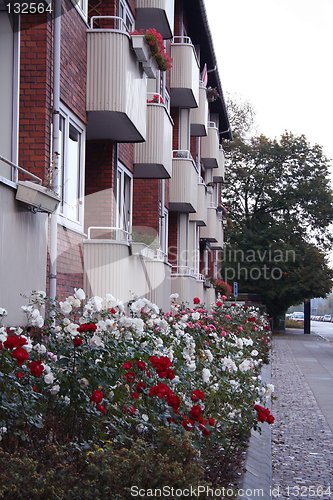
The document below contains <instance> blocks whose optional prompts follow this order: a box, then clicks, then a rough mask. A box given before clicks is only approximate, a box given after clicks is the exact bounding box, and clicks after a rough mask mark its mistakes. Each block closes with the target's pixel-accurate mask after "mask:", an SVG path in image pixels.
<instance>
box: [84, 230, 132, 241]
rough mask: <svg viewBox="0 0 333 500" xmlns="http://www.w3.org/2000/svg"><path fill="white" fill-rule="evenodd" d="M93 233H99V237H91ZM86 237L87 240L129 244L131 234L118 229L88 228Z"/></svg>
mask: <svg viewBox="0 0 333 500" xmlns="http://www.w3.org/2000/svg"><path fill="white" fill-rule="evenodd" d="M93 231H98V232H99V235H98V236H95V238H93V237H92V232H93ZM87 236H88V240H92V239H103V240H109V241H110V242H114V241H117V242H121V243H126V244H129V243H130V241H131V233H129V232H128V231H125V229H122V228H120V227H108V226H90V227H88V234H87Z"/></svg>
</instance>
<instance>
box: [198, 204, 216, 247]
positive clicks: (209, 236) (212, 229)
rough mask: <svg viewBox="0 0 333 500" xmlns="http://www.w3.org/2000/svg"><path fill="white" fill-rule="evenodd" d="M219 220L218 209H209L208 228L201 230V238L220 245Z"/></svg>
mask: <svg viewBox="0 0 333 500" xmlns="http://www.w3.org/2000/svg"><path fill="white" fill-rule="evenodd" d="M218 234H219V232H218V218H217V212H216V207H208V208H207V226H204V227H202V228H201V229H200V238H201V239H203V240H206V241H208V242H210V243H218Z"/></svg>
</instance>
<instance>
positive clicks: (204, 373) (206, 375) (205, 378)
mask: <svg viewBox="0 0 333 500" xmlns="http://www.w3.org/2000/svg"><path fill="white" fill-rule="evenodd" d="M211 376H212V374H211V372H210V370H208V368H204V369H203V370H202V380H203V381H204V382H205V384H208V383H209V379H210V377H211Z"/></svg>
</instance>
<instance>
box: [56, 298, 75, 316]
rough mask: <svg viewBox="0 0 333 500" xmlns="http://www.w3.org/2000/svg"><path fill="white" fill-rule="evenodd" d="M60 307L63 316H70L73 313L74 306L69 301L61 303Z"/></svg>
mask: <svg viewBox="0 0 333 500" xmlns="http://www.w3.org/2000/svg"><path fill="white" fill-rule="evenodd" d="M59 306H60V309H61V312H62V313H63V314H69V313H70V312H71V311H72V306H71V304H70V303H69V302H68V301H67V300H65V301H64V302H59Z"/></svg>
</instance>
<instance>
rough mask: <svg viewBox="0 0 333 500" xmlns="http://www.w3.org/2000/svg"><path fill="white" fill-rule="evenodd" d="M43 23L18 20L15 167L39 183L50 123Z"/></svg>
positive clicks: (46, 25) (39, 18)
mask: <svg viewBox="0 0 333 500" xmlns="http://www.w3.org/2000/svg"><path fill="white" fill-rule="evenodd" d="M46 19H47V18H46V15H30V16H21V64H20V120H19V164H20V165H21V166H23V167H25V168H26V169H27V170H30V171H31V172H33V173H34V174H36V175H38V176H39V177H41V178H42V179H44V178H45V175H46V171H47V168H48V165H49V163H50V138H51V120H52V114H51V82H52V58H51V54H52V51H51V43H52V38H51V34H52V26H51V23H50V22H45V21H46ZM43 21H44V22H43Z"/></svg>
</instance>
